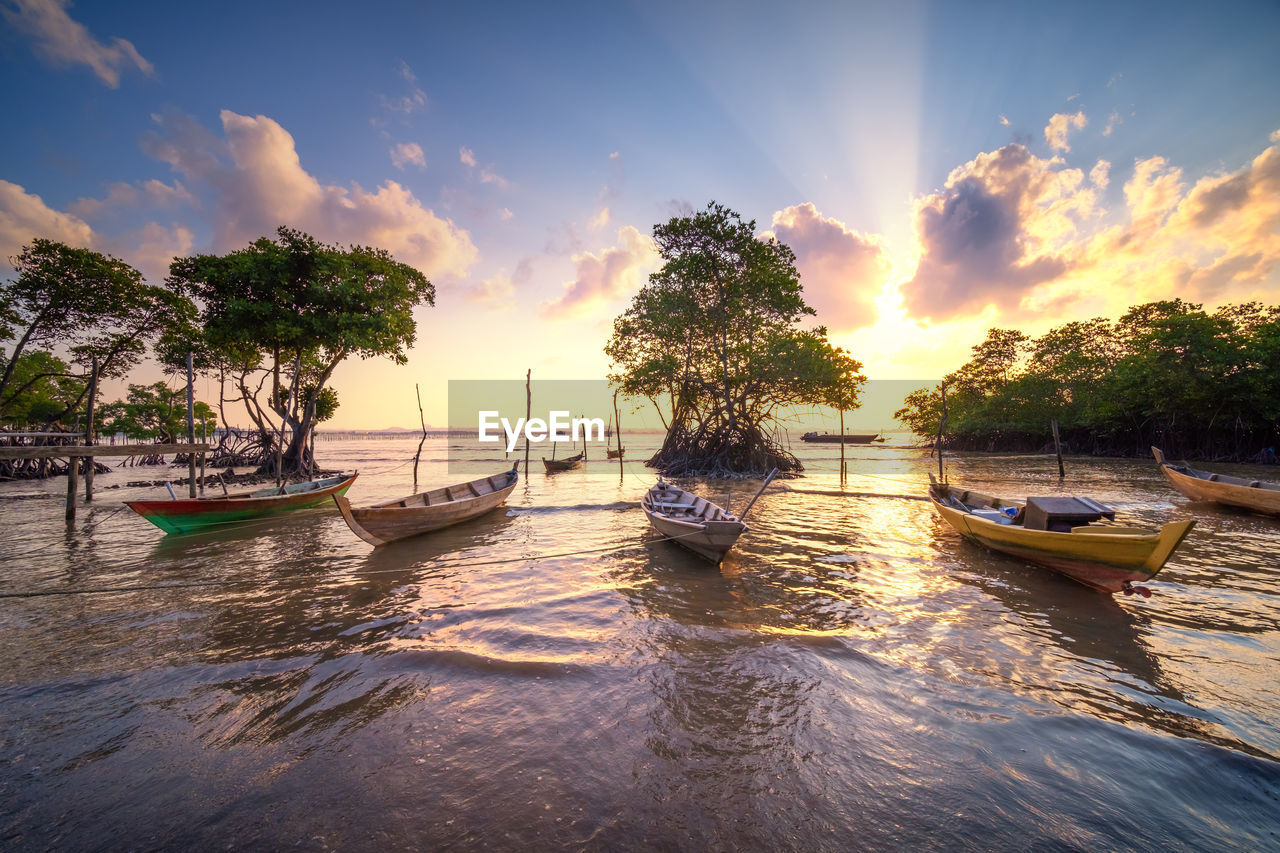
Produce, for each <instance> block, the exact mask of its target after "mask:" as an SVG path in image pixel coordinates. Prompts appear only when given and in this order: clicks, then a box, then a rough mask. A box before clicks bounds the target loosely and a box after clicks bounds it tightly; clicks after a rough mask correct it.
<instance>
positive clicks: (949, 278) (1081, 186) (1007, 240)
mask: <svg viewBox="0 0 1280 853" xmlns="http://www.w3.org/2000/svg"><path fill="white" fill-rule="evenodd" d="M1278 142H1280V140H1275V141H1273V144H1272V145H1271V147H1268V148H1266V149H1264V150H1263V151H1262V152H1261V153H1260V154H1258V155H1257V156H1256V157H1254V158H1253V159H1252V160H1251V161H1250V162H1249V163H1247V164H1245V165H1244V166H1242V167H1240V168H1238V169H1236V170H1234V171H1230V172H1225V173H1221V174H1214V175H1207V176H1204V177H1201V178H1199V179H1196V180H1194V181H1192V180H1189V179H1188V178H1187V177H1186V176H1185V175H1184V172H1183V170H1182V169H1181V168H1179V167H1177V166H1175V165H1174V164H1172V163H1170V162H1169V161H1167V160H1166V159H1165V158H1162V157H1148V158H1145V159H1141V160H1138V161H1136V162H1135V163H1134V164H1133V171H1132V174H1131V175H1130V177H1129V179H1128V180H1126V181H1125V182H1124V186H1123V198H1122V201H1121V203H1120V205H1119V206H1118V207H1117V208H1116V209H1114V210H1104V209H1102V208H1101V207H1100V206H1099V203H1098V197H1097V193H1098V192H1099V191H1100V190H1101V189H1102V188H1104V187H1105V186H1106V185H1107V183H1108V182H1109V180H1110V163H1109V162H1108V161H1106V160H1100V161H1098V163H1097V164H1096V165H1095V166H1094V167H1093V169H1092V170H1091V172H1090V179H1089V182H1088V183H1086V182H1084V181H1083V179H1082V175H1081V173H1080V171H1079V170H1077V169H1072V168H1068V167H1067V166H1066V164H1065V163H1063V162H1062V160H1061V159H1060V158H1058V157H1054V158H1051V159H1047V160H1045V159H1039V158H1036V157H1034V156H1032V155H1031V154H1030V153H1029V152H1027V151H1026V149H1025V148H1022V147H1021V146H1007V147H1006V148H1002V149H1000V150H999V151H996V152H994V153H990V154H982V155H979V157H977V158H976V159H975V160H973V161H972V162H970V163H968V164H966V165H964V166H962V167H960V168H958V169H956V170H955V171H954V172H952V174H951V176H950V178H949V179H948V181H947V185H946V188H945V189H944V190H943V191H942V192H939V193H935V194H932V195H929V196H926V197H924V198H922V199H920V200H919V201H918V202H917V204H916V211H917V218H916V236H917V239H918V240H919V245H920V262H919V265H918V267H917V269H916V271H915V274H914V275H913V276H912V278H911V280H910V281H907V282H905V283H904V284H903V285H902V286H901V288H900V290H901V295H902V298H903V301H904V304H905V306H906V308H907V309H908V311H909V312H910V314H911V315H912V316H914V317H916V318H924V317H928V318H930V319H932V320H933V321H934V322H952V321H954V322H960V321H962V320H963V318H965V317H972V316H975V315H977V314H979V313H984V312H985V316H986V318H987V322H988V323H989V324H997V323H1018V324H1020V325H1024V326H1025V325H1027V324H1031V325H1034V324H1036V323H1048V322H1055V323H1057V322H1062V321H1063V320H1064V319H1084V318H1088V317H1092V316H1099V315H1107V316H1117V315H1118V314H1119V313H1121V312H1122V311H1123V310H1124V309H1125V308H1127V307H1128V306H1130V305H1135V304H1140V303H1142V302H1148V301H1151V300H1154V299H1167V298H1169V297H1171V296H1175V295H1176V296H1180V297H1182V298H1184V299H1190V300H1192V301H1198V302H1204V303H1207V304H1210V306H1212V305H1214V304H1222V303H1224V302H1240V301H1250V300H1258V301H1262V302H1264V303H1268V304H1275V303H1276V302H1277V301H1280V144H1276V143H1278Z"/></svg>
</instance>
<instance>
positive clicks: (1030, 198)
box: [901, 145, 1096, 318]
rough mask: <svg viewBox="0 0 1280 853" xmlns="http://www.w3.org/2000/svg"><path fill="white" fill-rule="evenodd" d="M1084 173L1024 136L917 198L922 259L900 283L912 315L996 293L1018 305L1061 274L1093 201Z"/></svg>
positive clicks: (977, 304) (955, 308)
mask: <svg viewBox="0 0 1280 853" xmlns="http://www.w3.org/2000/svg"><path fill="white" fill-rule="evenodd" d="M1083 181H1084V174H1083V173H1082V172H1081V171H1080V170H1079V169H1068V168H1064V164H1063V162H1062V161H1061V160H1060V159H1059V158H1056V157H1055V158H1051V159H1047V160H1046V159H1041V158H1039V157H1036V156H1034V155H1033V154H1031V153H1030V152H1029V151H1028V150H1027V149H1026V147H1024V146H1022V145H1006V146H1005V147H1004V148H1001V149H999V150H998V151H995V152H992V153H987V154H980V155H979V156H978V157H977V158H975V159H974V160H972V161H970V162H969V163H966V164H965V165H964V166H961V167H959V168H957V169H955V170H954V171H952V173H951V175H950V176H949V177H948V178H947V183H946V187H945V189H944V190H943V191H942V192H939V193H934V194H932V195H928V196H925V197H924V198H922V199H919V200H918V201H917V202H916V236H917V239H918V240H919V241H920V249H921V255H920V262H919V265H918V266H917V268H916V271H915V275H914V276H913V277H912V278H911V280H909V281H907V282H905V283H904V284H903V285H902V287H901V292H902V296H903V299H904V302H905V304H906V307H907V309H908V310H909V311H910V312H911V313H912V314H914V315H916V316H930V317H935V318H947V317H952V316H955V315H958V314H962V313H966V312H971V311H974V310H977V309H981V308H982V307H983V306H985V305H987V304H990V303H997V304H1001V305H1014V306H1016V305H1017V304H1018V302H1019V300H1020V299H1021V298H1022V297H1023V296H1024V295H1026V293H1027V292H1028V291H1029V290H1030V289H1031V288H1033V287H1035V286H1036V285H1037V284H1040V283H1042V282H1046V281H1050V280H1052V279H1054V278H1056V277H1057V276H1060V275H1062V274H1063V273H1064V272H1065V271H1066V269H1067V267H1068V264H1069V259H1068V257H1067V250H1068V249H1069V248H1070V246H1071V241H1072V239H1073V238H1074V237H1075V236H1076V229H1077V226H1078V223H1079V222H1080V221H1082V220H1084V219H1087V218H1088V217H1090V216H1091V215H1092V213H1093V208H1094V204H1095V201H1096V198H1095V193H1094V190H1093V189H1092V188H1083V187H1082V184H1083Z"/></svg>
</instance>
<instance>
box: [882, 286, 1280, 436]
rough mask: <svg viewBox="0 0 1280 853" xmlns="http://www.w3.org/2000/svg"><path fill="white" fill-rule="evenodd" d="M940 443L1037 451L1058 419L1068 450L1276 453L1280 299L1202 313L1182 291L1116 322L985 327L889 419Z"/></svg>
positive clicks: (1279, 400)
mask: <svg viewBox="0 0 1280 853" xmlns="http://www.w3.org/2000/svg"><path fill="white" fill-rule="evenodd" d="M944 388H945V391H946V412H947V418H946V434H945V439H944V442H945V446H947V447H949V448H953V449H957V450H980V451H1000V450H1041V449H1043V448H1044V447H1045V446H1046V443H1047V442H1049V441H1050V438H1049V436H1050V424H1051V422H1052V421H1053V420H1055V419H1056V420H1057V422H1058V424H1059V429H1060V433H1061V435H1062V438H1063V440H1064V442H1065V443H1066V444H1067V446H1068V449H1070V450H1071V451H1074V452H1079V453H1090V454H1095V455H1114V456H1143V455H1147V454H1148V453H1149V452H1150V450H1149V448H1150V446H1151V445H1153V444H1154V445H1157V446H1160V447H1162V448H1163V449H1164V450H1165V451H1166V452H1167V453H1169V454H1171V455H1175V456H1183V457H1187V458H1197V459H1217V460H1228V459H1229V460H1241V461H1243V460H1250V459H1253V460H1258V461H1274V460H1275V449H1276V447H1277V444H1278V443H1280V393H1278V390H1280V307H1277V306H1265V305H1262V304H1260V303H1257V302H1248V303H1244V304H1236V305H1226V306H1223V307H1222V308H1219V309H1218V310H1216V311H1214V312H1212V313H1210V312H1206V311H1205V310H1204V309H1203V306H1202V305H1200V304H1196V303H1192V302H1186V301H1183V300H1181V299H1171V300H1163V301H1158V302H1149V303H1146V304H1143V305H1136V306H1133V307H1131V308H1130V309H1129V310H1128V311H1127V312H1126V313H1125V314H1124V315H1123V316H1122V317H1120V318H1119V319H1118V320H1115V321H1111V320H1106V319H1102V318H1096V319H1093V320H1088V321H1083V322H1072V323H1066V324H1063V325H1061V326H1058V327H1055V328H1053V329H1051V330H1050V331H1048V332H1046V333H1045V334H1044V335H1041V336H1040V337H1038V338H1034V339H1033V338H1031V337H1029V336H1028V335H1026V334H1024V333H1022V332H1020V331H1017V330H1012V329H991V330H990V331H989V332H988V333H987V337H986V339H985V340H984V341H982V342H981V343H979V344H978V345H976V346H974V347H973V355H972V357H971V358H970V359H969V361H968V362H966V363H965V364H964V365H962V366H961V367H960V368H959V369H957V370H956V371H954V372H953V373H950V374H948V375H947V376H946V377H945V378H944V379H943V381H942V382H941V383H939V384H938V385H935V386H933V387H932V388H921V389H919V390H917V391H915V392H913V393H911V394H910V395H908V396H907V398H906V400H905V401H904V406H903V407H902V408H901V409H900V410H899V411H898V412H897V413H896V414H895V417H896V418H897V419H898V420H899V421H900V422H902V423H903V424H905V425H906V426H907V427H908V428H910V429H911V430H912V431H913V432H915V433H916V434H917V435H920V436H922V437H933V436H935V435H936V434H937V432H938V429H939V426H940V424H941V422H942V415H943V389H944Z"/></svg>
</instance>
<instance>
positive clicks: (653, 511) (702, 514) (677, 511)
mask: <svg viewBox="0 0 1280 853" xmlns="http://www.w3.org/2000/svg"><path fill="white" fill-rule="evenodd" d="M777 473H778V470H777V469H776V468H775V469H774V470H773V471H772V472H770V474H769V476H767V477H765V479H764V484H763V485H762V486H760V491H758V492H756V494H755V497H753V498H752V499H751V502H750V503H748V504H747V508H746V509H744V510H743V511H742V515H740V516H734V515H732V514H731V513H728V512H726V511H725V509H724V508H723V507H721V506H719V505H717V504H713V503H712V502H711V501H709V500H706V499H705V498H700V497H698V496H697V495H695V494H693V493H692V492H686V491H685V490H684V489H681V488H679V487H677V486H673V485H671V484H670V483H667V482H664V481H663V480H662V479H659V480H658V483H657V485H655V486H654V487H653V488H651V489H649V491H647V492H645V495H644V497H643V498H642V499H641V501H640V507H641V509H643V510H644V514H645V515H646V516H648V518H649V524H650V525H651V526H652V527H653V529H654V530H656V531H658V532H659V533H661V534H662V535H663V536H665V537H667V538H668V539H670V540H672V541H673V542H675V543H676V544H678V545H683V546H684V547H685V548H688V549H689V550H690V551H693V552H694V553H695V554H698V555H700V556H703V557H706V558H707V559H708V560H711V561H712V562H714V563H716V564H717V565H718V564H719V563H720V561H721V560H723V559H724V555H725V554H727V553H728V552H729V549H730V548H732V547H733V546H734V544H735V543H736V542H737V541H738V537H739V536H741V535H742V534H744V533H746V532H747V530H749V529H750V528H748V527H747V525H746V524H745V523H744V522H743V520H742V519H744V518H746V515H747V513H748V512H750V511H751V507H753V506H755V502H756V500H757V499H758V498H759V497H760V495H762V494H764V490H765V489H766V488H768V486H769V483H770V482H771V481H772V480H773V478H774V477H775V476H777Z"/></svg>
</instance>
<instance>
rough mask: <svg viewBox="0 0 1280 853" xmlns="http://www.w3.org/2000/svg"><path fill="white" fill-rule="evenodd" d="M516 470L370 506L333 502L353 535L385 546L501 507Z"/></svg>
mask: <svg viewBox="0 0 1280 853" xmlns="http://www.w3.org/2000/svg"><path fill="white" fill-rule="evenodd" d="M517 468H519V464H517V465H514V466H512V468H511V470H510V471H504V472H503V473H501V474H494V475H493V476H492V477H481V478H480V479H478V480H472V481H471V482H469V483H459V484H457V485H454V486H444V487H443V488H439V489H433V490H431V491H429V492H419V493H418V494H416V495H409V496H408V497H406V498H398V499H396V500H393V501H387V502H386V503H380V504H376V505H374V506H371V507H364V508H357V507H353V506H352V505H351V502H350V501H349V500H347V499H346V498H344V497H341V496H338V495H335V496H334V502H336V503H337V504H338V510H339V511H340V512H341V513H342V517H343V518H344V519H345V520H346V522H347V526H348V527H350V528H351V532H352V533H354V534H355V535H357V536H359V537H360V538H361V539H363V540H364V541H366V542H368V543H369V544H370V545H374V546H378V545H386V544H387V543H388V542H395V541H396V540H399V539H407V538H408V537H410V536H417V535H418V534H420V533H428V532H430V531H432V530H439V529H440V528H441V527H448V526H449V525H451V524H458V523H459V522H463V521H469V520H470V519H473V518H475V517H476V516H478V515H483V514H484V513H486V512H489V511H490V510H492V509H494V508H496V507H499V506H501V505H502V504H503V503H504V502H505V501H506V499H507V495H509V494H511V490H512V489H514V488H515V487H516V483H517V482H519V480H520V475H519V474H518V473H517V472H516V469H517Z"/></svg>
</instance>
